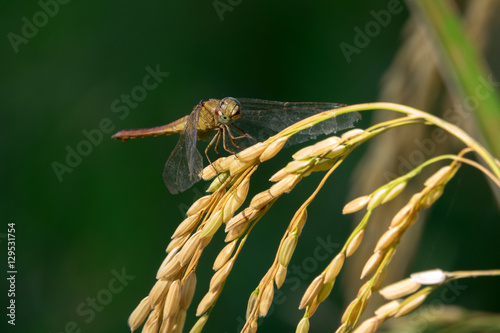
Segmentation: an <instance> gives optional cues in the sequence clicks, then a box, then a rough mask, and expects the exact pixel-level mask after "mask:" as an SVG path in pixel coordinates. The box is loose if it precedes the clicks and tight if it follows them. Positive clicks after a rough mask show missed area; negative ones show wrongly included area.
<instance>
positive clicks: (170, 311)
mask: <svg viewBox="0 0 500 333" xmlns="http://www.w3.org/2000/svg"><path fill="white" fill-rule="evenodd" d="M180 302H181V282H180V281H179V280H175V281H174V282H172V284H171V285H170V288H169V289H168V293H167V298H166V299H165V307H164V308H163V318H170V317H175V316H176V315H177V311H179V304H180Z"/></svg>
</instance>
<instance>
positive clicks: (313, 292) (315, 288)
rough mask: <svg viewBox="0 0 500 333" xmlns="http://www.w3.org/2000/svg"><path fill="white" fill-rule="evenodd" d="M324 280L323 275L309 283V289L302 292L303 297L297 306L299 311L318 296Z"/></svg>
mask: <svg viewBox="0 0 500 333" xmlns="http://www.w3.org/2000/svg"><path fill="white" fill-rule="evenodd" d="M324 279H325V277H324V276H323V275H319V276H317V277H316V278H315V279H314V280H313V281H312V282H311V284H310V285H309V287H307V289H306V291H305V292H304V295H303V296H302V299H301V301H300V304H299V310H300V309H303V308H305V307H306V306H308V305H310V304H311V303H312V301H313V300H314V298H315V297H316V296H318V294H319V292H320V290H321V287H323V281H324Z"/></svg>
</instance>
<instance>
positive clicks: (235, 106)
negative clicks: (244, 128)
mask: <svg viewBox="0 0 500 333" xmlns="http://www.w3.org/2000/svg"><path fill="white" fill-rule="evenodd" d="M240 115H241V105H240V102H238V100H237V99H236V98H233V97H225V98H223V99H221V101H220V103H219V105H218V106H217V109H216V110H215V116H216V117H217V120H218V121H219V122H220V123H222V124H226V125H227V124H231V123H232V122H233V121H235V120H236V119H238V118H239V117H240Z"/></svg>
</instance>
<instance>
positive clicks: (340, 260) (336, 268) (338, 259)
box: [325, 252, 345, 283]
mask: <svg viewBox="0 0 500 333" xmlns="http://www.w3.org/2000/svg"><path fill="white" fill-rule="evenodd" d="M344 260H345V255H344V253H342V252H341V253H339V254H337V255H336V256H335V258H333V260H332V261H331V262H330V264H329V265H328V267H327V268H326V271H325V283H328V282H331V281H333V280H335V278H336V277H337V275H339V272H340V270H341V269H342V266H343V265H344Z"/></svg>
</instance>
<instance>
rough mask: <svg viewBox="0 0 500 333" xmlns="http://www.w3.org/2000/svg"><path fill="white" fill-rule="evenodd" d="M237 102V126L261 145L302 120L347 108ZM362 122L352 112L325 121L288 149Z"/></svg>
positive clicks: (303, 133) (302, 133)
mask: <svg viewBox="0 0 500 333" xmlns="http://www.w3.org/2000/svg"><path fill="white" fill-rule="evenodd" d="M238 100H239V101H240V103H241V106H242V107H241V116H240V118H239V119H238V120H236V122H235V124H236V125H237V126H238V127H240V128H241V129H242V130H243V131H245V132H247V133H248V134H250V135H252V136H253V137H254V138H255V139H257V140H258V141H264V140H266V139H267V138H269V137H270V136H272V135H274V134H276V133H278V132H280V131H282V130H284V129H285V128H287V127H288V126H290V125H292V124H294V123H296V122H298V121H300V120H302V119H305V118H307V117H310V116H312V115H315V114H317V113H320V112H323V111H327V110H332V109H337V108H340V107H343V106H345V105H343V104H337V103H308V102H305V103H301V102H299V103H294V102H278V101H266V100H260V99H248V98H239V99H238ZM359 119H361V115H360V114H359V113H358V112H353V113H348V114H343V115H340V116H337V117H335V118H331V119H328V120H325V121H322V122H321V123H319V124H316V125H314V126H313V127H310V128H307V129H304V130H302V131H300V132H298V133H296V134H294V135H293V136H292V137H291V138H290V139H289V140H288V142H287V145H293V144H297V143H301V142H304V141H307V140H310V139H314V138H315V137H316V136H318V135H321V134H330V133H335V132H337V131H340V130H343V129H346V128H351V127H353V124H354V123H355V122H356V121H358V120H359ZM254 143H255V141H254ZM238 144H239V143H238Z"/></svg>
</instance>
